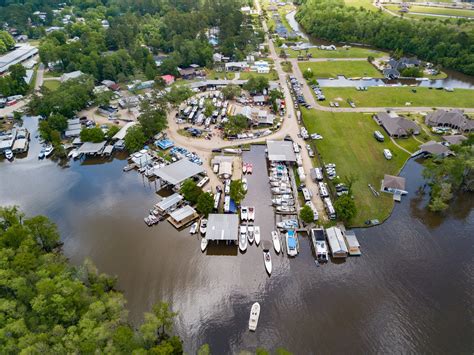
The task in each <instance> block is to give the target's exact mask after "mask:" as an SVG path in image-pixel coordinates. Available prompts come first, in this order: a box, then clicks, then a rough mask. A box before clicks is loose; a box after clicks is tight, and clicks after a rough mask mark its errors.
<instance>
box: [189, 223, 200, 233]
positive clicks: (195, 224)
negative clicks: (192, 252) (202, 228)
mask: <svg viewBox="0 0 474 355" xmlns="http://www.w3.org/2000/svg"><path fill="white" fill-rule="evenodd" d="M197 229H198V222H194V223H193V224H192V225H191V228H189V233H190V234H195V233H196V232H197Z"/></svg>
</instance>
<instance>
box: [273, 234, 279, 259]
mask: <svg viewBox="0 0 474 355" xmlns="http://www.w3.org/2000/svg"><path fill="white" fill-rule="evenodd" d="M272 242H273V248H274V249H275V251H276V253H277V254H280V251H281V244H280V235H279V234H278V232H277V231H272Z"/></svg>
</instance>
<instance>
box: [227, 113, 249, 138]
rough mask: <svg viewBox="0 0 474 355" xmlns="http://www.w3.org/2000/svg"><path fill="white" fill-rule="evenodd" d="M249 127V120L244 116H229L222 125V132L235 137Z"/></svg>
mask: <svg viewBox="0 0 474 355" xmlns="http://www.w3.org/2000/svg"><path fill="white" fill-rule="evenodd" d="M248 127H249V119H248V118H247V116H244V115H236V116H230V117H229V118H228V120H227V122H225V123H224V132H225V134H226V135H227V136H235V135H237V134H240V133H242V132H243V131H245V130H246V129H247V128H248Z"/></svg>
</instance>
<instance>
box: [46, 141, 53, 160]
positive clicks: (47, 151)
mask: <svg viewBox="0 0 474 355" xmlns="http://www.w3.org/2000/svg"><path fill="white" fill-rule="evenodd" d="M53 150H54V147H53V146H52V145H51V144H50V145H48V146H46V147H45V148H44V156H45V157H46V158H47V157H49V156H50V155H51V154H52V153H53Z"/></svg>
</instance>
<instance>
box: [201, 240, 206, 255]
mask: <svg viewBox="0 0 474 355" xmlns="http://www.w3.org/2000/svg"><path fill="white" fill-rule="evenodd" d="M206 248H207V239H206V238H201V251H202V252H204V251H205V250H206Z"/></svg>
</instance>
